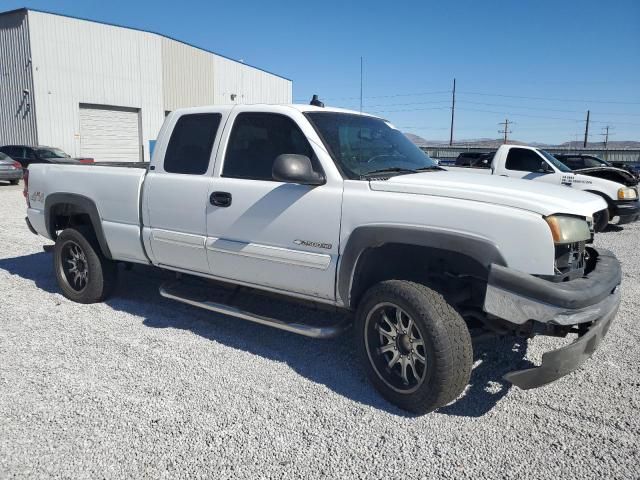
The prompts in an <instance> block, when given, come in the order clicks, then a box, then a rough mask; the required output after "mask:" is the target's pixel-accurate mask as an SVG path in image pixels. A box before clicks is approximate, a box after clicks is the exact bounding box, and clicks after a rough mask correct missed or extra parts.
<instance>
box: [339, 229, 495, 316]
mask: <svg viewBox="0 0 640 480" xmlns="http://www.w3.org/2000/svg"><path fill="white" fill-rule="evenodd" d="M388 243H398V244H404V245H414V246H419V247H429V248H437V249H440V250H448V251H451V252H456V253H459V254H462V255H465V256H467V257H470V258H473V259H474V260H476V261H477V262H478V263H479V264H481V265H483V266H485V267H487V269H488V268H489V266H490V265H491V264H492V263H495V264H497V265H502V266H507V263H506V261H505V260H504V257H503V256H502V254H501V253H500V250H499V249H498V247H497V246H496V245H495V244H493V243H491V242H490V241H489V240H487V239H485V238H482V237H478V236H474V235H470V234H466V233H460V232H452V231H447V230H442V229H437V228H428V227H416V226H413V225H367V226H363V227H358V228H356V229H355V230H354V231H353V232H352V233H351V235H350V236H349V239H348V241H347V245H346V247H345V249H344V253H343V254H342V256H341V257H340V266H339V267H338V278H337V282H336V289H337V292H336V293H337V296H338V301H341V302H342V303H343V304H344V305H346V306H349V307H354V306H355V305H351V301H352V300H351V291H352V286H353V278H354V274H355V271H356V267H357V264H358V260H359V258H360V255H361V254H362V252H364V251H365V250H366V249H368V248H376V247H380V246H382V245H384V244H388Z"/></svg>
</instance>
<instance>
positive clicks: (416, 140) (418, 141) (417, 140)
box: [405, 133, 430, 147]
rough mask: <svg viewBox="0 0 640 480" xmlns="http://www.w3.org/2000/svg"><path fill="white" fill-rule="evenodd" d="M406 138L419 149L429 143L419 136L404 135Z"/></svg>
mask: <svg viewBox="0 0 640 480" xmlns="http://www.w3.org/2000/svg"><path fill="white" fill-rule="evenodd" d="M405 135H406V136H407V138H408V139H409V140H411V141H412V142H413V143H415V144H416V145H418V146H419V147H426V146H427V145H429V143H430V142H428V141H427V140H425V139H424V138H422V137H421V136H420V135H415V134H413V133H405Z"/></svg>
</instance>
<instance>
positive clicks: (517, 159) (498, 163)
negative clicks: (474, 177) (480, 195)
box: [446, 145, 640, 231]
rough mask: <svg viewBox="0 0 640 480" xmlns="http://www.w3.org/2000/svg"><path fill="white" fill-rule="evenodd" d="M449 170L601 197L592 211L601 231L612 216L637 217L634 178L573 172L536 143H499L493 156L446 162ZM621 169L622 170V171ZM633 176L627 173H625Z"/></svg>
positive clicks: (639, 207) (639, 215) (626, 220)
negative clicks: (622, 180)
mask: <svg viewBox="0 0 640 480" xmlns="http://www.w3.org/2000/svg"><path fill="white" fill-rule="evenodd" d="M446 168H447V169H448V170H452V171H463V170H464V171H467V172H473V173H484V174H487V175H489V174H491V175H500V176H503V177H510V178H522V179H524V180H536V181H539V182H544V183H550V184H553V185H564V186H567V187H572V188H575V189H577V190H583V191H585V192H590V193H593V194H595V195H598V196H600V197H602V198H603V199H604V200H605V201H606V202H607V209H606V210H603V211H601V212H598V213H596V214H595V230H596V231H602V230H604V228H605V227H606V226H607V224H608V223H609V220H613V219H614V217H618V224H619V225H622V224H625V223H630V222H635V221H637V220H638V219H640V200H639V199H638V187H637V186H636V185H637V181H633V182H627V183H619V182H616V181H612V180H610V179H605V178H598V177H597V176H592V175H588V174H582V173H577V172H574V171H573V170H571V169H570V168H569V167H567V166H566V165H565V164H564V163H562V162H561V161H560V160H558V159H557V158H556V157H554V156H553V155H551V154H550V153H548V152H546V151H545V150H542V149H540V148H536V147H528V146H524V145H502V146H501V147H500V148H498V151H496V152H495V154H494V155H493V159H490V158H487V157H485V158H483V159H480V161H477V162H474V163H473V166H464V167H461V166H447V167H446ZM623 173H624V172H623ZM627 176H628V177H629V178H633V177H632V176H631V175H627Z"/></svg>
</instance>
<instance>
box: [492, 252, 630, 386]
mask: <svg viewBox="0 0 640 480" xmlns="http://www.w3.org/2000/svg"><path fill="white" fill-rule="evenodd" d="M593 255H596V256H597V258H596V264H595V267H594V268H593V270H592V271H591V272H589V273H588V274H587V275H585V276H584V277H582V278H579V279H576V280H572V281H569V282H559V283H554V282H551V281H548V280H544V279H541V278H538V277H534V276H533V275H528V274H525V273H522V272H518V271H514V270H510V269H508V268H505V267H501V266H498V265H492V266H491V271H490V273H489V279H488V283H487V293H486V296H485V302H484V310H485V311H486V312H487V313H489V314H491V315H494V316H496V317H499V318H500V319H502V320H505V321H507V322H508V323H510V324H513V325H514V326H515V327H516V329H520V330H524V329H525V328H524V327H525V326H526V325H531V324H533V325H538V326H539V325H542V326H545V327H549V326H550V327H551V328H553V327H558V328H566V329H568V328H571V327H574V326H578V331H579V332H580V333H579V337H578V339H577V340H576V341H574V342H573V343H572V344H570V345H568V346H566V347H563V348H560V349H558V350H555V351H551V352H547V353H545V354H544V355H543V356H542V364H541V365H540V366H539V367H536V368H530V369H526V370H520V371H516V372H511V373H508V374H507V375H505V377H504V378H505V379H506V380H508V381H509V382H511V383H513V384H514V385H517V386H518V387H520V388H523V389H529V388H535V387H540V386H542V385H545V384H547V383H550V382H553V381H555V380H557V379H559V378H560V377H563V376H564V375H567V374H568V373H570V372H572V371H573V370H576V369H577V368H578V367H579V366H580V365H582V364H583V363H584V362H585V361H586V360H587V359H588V358H589V357H590V356H591V355H592V354H593V352H594V351H595V349H596V348H597V346H598V345H599V343H600V341H601V340H602V338H604V336H605V335H606V333H607V331H608V329H609V326H610V325H611V322H612V321H613V319H614V318H615V316H616V313H617V312H618V307H619V305H620V291H619V285H620V281H621V278H622V271H621V269H620V263H619V262H618V260H617V258H616V257H615V255H613V253H611V252H609V251H607V250H594V251H593Z"/></svg>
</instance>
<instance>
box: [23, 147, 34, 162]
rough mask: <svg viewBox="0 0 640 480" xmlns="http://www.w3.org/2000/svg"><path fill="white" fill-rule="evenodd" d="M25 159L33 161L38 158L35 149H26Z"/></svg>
mask: <svg viewBox="0 0 640 480" xmlns="http://www.w3.org/2000/svg"><path fill="white" fill-rule="evenodd" d="M24 158H26V159H27V160H33V159H35V158H36V152H35V150H34V149H33V148H25V149H24Z"/></svg>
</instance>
